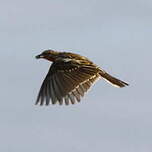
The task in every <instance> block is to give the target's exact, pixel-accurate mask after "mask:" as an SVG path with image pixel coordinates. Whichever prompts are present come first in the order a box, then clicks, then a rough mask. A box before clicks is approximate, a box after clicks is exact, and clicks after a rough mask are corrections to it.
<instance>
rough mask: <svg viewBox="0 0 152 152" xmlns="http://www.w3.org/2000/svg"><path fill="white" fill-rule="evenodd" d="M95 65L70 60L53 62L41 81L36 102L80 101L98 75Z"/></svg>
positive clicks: (66, 102)
mask: <svg viewBox="0 0 152 152" xmlns="http://www.w3.org/2000/svg"><path fill="white" fill-rule="evenodd" d="M98 72H99V70H98V69H97V68H96V66H93V65H85V64H81V65H80V64H79V63H77V62H73V61H70V60H66V61H65V60H64V61H62V62H61V61H60V62H55V63H53V64H52V66H51V67H50V70H49V72H48V74H47V76H46V78H45V80H44V81H43V83H42V86H41V88H40V91H39V94H38V97H37V101H36V104H40V105H43V104H46V105H49V103H50V99H51V101H52V104H56V103H57V102H59V104H60V105H62V104H63V103H64V102H65V104H66V105H68V104H69V103H72V104H74V103H75V102H76V101H78V102H80V99H81V97H83V96H84V93H85V92H87V91H88V89H89V88H90V87H91V85H92V84H93V83H94V82H95V80H96V79H97V78H98V77H100V75H99V74H98Z"/></svg>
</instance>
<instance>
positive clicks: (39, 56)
mask: <svg viewBox="0 0 152 152" xmlns="http://www.w3.org/2000/svg"><path fill="white" fill-rule="evenodd" d="M43 57H44V56H43V55H42V54H39V55H37V56H36V57H35V58H36V59H40V58H43Z"/></svg>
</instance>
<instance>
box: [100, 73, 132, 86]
mask: <svg viewBox="0 0 152 152" xmlns="http://www.w3.org/2000/svg"><path fill="white" fill-rule="evenodd" d="M99 74H100V75H101V77H102V78H103V79H105V80H106V81H108V82H110V83H111V84H112V85H113V86H115V87H119V88H122V87H125V86H128V85H129V84H128V83H126V82H124V81H121V80H119V79H117V78H115V77H113V76H111V75H110V74H108V73H106V72H104V71H101V72H100V73H99Z"/></svg>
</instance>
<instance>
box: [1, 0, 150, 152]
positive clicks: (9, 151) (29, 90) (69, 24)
mask: <svg viewBox="0 0 152 152" xmlns="http://www.w3.org/2000/svg"><path fill="white" fill-rule="evenodd" d="M0 42H1V44H0V50H1V51H0V73H1V79H0V84H1V85H0V92H1V94H0V104H1V105H0V151H2V152H27V151H29V152H30V151H32V152H34V151H36V152H42V151H44V152H50V151H53V152H60V151H63V152H71V151H72V152H102V151H103V152H111V151H112V152H151V151H152V93H151V91H152V85H151V83H152V70H151V66H152V1H151V0H127V1H126V0H92V1H91V0H77V1H76V0H75V1H74V0H43V1H36V0H26V1H21V0H13V1H11V0H5V1H4V0H0ZM49 48H50V49H55V50H61V51H71V52H75V53H79V54H81V55H84V56H86V57H88V58H90V59H91V60H92V61H94V62H95V63H96V64H97V65H99V66H100V67H102V68H103V69H105V70H106V71H107V72H109V73H110V74H112V75H114V76H116V77H118V78H120V79H122V80H124V81H126V82H128V83H129V84H130V86H129V87H126V88H123V89H118V88H114V87H112V86H110V85H109V84H108V83H106V82H105V81H103V80H101V81H98V83H96V85H94V86H93V87H92V89H91V90H90V91H89V93H88V94H87V95H86V96H85V97H84V98H83V99H82V102H81V103H79V104H76V105H70V106H58V105H55V106H52V105H50V106H48V107H45V106H43V107H39V106H35V105H34V103H35V100H36V97H37V93H38V91H39V88H40V86H41V83H42V81H43V79H44V77H45V75H46V73H47V71H48V69H49V66H50V63H49V62H48V61H44V60H35V56H36V55H37V54H39V53H41V52H42V51H43V50H44V49H49Z"/></svg>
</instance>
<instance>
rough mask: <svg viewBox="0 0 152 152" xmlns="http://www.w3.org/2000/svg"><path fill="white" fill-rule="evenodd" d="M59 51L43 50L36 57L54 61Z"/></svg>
mask: <svg viewBox="0 0 152 152" xmlns="http://www.w3.org/2000/svg"><path fill="white" fill-rule="evenodd" d="M58 54H59V52H57V51H53V50H45V51H43V52H42V53H41V54H39V55H37V56H36V59H41V58H43V59H46V60H49V61H52V62H54V61H55V60H56V58H57V56H58Z"/></svg>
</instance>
